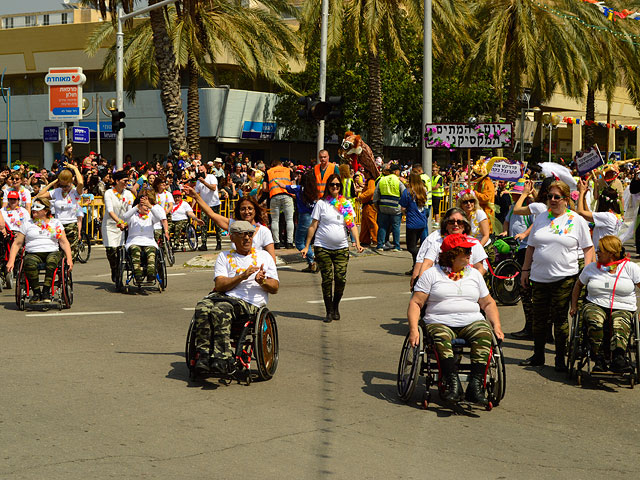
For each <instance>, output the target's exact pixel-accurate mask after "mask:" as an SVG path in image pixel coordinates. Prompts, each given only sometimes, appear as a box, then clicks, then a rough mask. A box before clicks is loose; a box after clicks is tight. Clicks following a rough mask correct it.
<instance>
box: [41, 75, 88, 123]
mask: <svg viewBox="0 0 640 480" xmlns="http://www.w3.org/2000/svg"><path fill="white" fill-rule="evenodd" d="M86 79H87V78H86V77H85V76H84V74H83V73H82V67H62V68H60V67H58V68H50V69H49V73H48V74H47V76H46V77H44V81H45V83H46V84H47V85H49V120H58V121H65V122H69V121H73V120H81V119H82V84H83V83H84V82H85V81H86Z"/></svg>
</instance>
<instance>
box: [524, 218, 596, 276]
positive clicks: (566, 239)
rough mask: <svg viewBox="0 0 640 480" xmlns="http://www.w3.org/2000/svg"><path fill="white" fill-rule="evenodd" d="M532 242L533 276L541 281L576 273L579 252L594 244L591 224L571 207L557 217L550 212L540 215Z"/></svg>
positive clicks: (534, 228)
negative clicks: (533, 248) (590, 229)
mask: <svg viewBox="0 0 640 480" xmlns="http://www.w3.org/2000/svg"><path fill="white" fill-rule="evenodd" d="M528 241H529V246H530V247H535V251H534V252H533V263H532V264H531V274H530V278H531V280H533V281H534V282H540V283H551V282H555V281H557V280H561V279H563V278H565V277H570V276H572V275H576V274H577V273H578V271H579V267H578V258H579V256H578V252H579V251H580V250H582V249H585V248H588V247H591V246H593V242H592V241H591V236H590V235H589V225H588V224H587V222H586V221H585V219H584V218H582V217H581V216H580V215H578V214H577V213H576V212H573V211H571V210H570V211H569V213H564V214H562V215H560V216H559V217H556V218H553V219H551V218H549V215H542V214H540V215H538V216H537V217H536V219H535V220H534V221H533V228H532V229H531V233H530V234H529V240H528Z"/></svg>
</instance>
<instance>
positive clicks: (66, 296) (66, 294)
mask: <svg viewBox="0 0 640 480" xmlns="http://www.w3.org/2000/svg"><path fill="white" fill-rule="evenodd" d="M60 279H61V281H62V285H61V290H62V304H63V306H64V308H71V305H73V278H72V277H71V272H70V271H69V270H68V266H67V261H66V260H63V262H62V272H61V275H60Z"/></svg>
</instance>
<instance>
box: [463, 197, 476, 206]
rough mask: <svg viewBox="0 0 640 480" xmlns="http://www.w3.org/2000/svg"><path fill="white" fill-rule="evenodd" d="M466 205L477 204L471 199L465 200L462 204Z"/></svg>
mask: <svg viewBox="0 0 640 480" xmlns="http://www.w3.org/2000/svg"><path fill="white" fill-rule="evenodd" d="M465 203H476V201H475V200H474V199H473V198H470V199H469V200H463V201H462V204H463V205H464V204H465Z"/></svg>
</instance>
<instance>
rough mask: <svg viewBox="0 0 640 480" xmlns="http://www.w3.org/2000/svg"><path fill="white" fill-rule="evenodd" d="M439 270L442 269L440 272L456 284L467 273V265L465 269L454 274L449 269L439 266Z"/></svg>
mask: <svg viewBox="0 0 640 480" xmlns="http://www.w3.org/2000/svg"><path fill="white" fill-rule="evenodd" d="M440 268H441V269H442V271H443V272H444V273H446V274H447V277H449V278H450V279H451V280H453V281H454V282H457V281H458V280H460V279H461V278H462V277H464V274H465V273H466V272H467V269H468V268H469V266H468V265H467V266H466V267H464V268H463V269H462V270H460V271H459V272H454V271H452V270H451V267H443V266H442V265H441V266H440Z"/></svg>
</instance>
